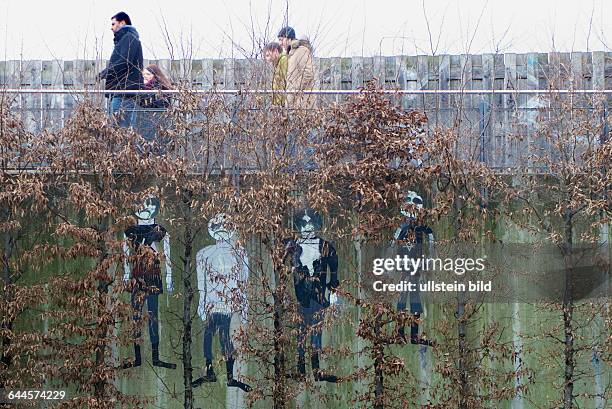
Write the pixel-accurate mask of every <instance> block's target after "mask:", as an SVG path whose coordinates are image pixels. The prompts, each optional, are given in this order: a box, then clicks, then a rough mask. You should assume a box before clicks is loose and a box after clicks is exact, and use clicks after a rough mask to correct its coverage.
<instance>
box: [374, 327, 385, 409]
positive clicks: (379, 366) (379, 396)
mask: <svg viewBox="0 0 612 409" xmlns="http://www.w3.org/2000/svg"><path fill="white" fill-rule="evenodd" d="M374 320H375V321H374V334H375V335H374V336H378V335H380V334H382V331H381V330H382V329H381V325H380V317H379V316H378V315H376V317H375V318H374ZM374 342H375V344H374V346H373V347H374V351H373V352H374V409H383V408H384V407H385V401H384V399H385V375H384V373H383V367H384V365H385V362H384V358H385V351H384V345H383V343H382V342H381V340H378V339H375V341H374Z"/></svg>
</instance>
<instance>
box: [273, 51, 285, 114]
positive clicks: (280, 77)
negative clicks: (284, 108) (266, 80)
mask: <svg viewBox="0 0 612 409" xmlns="http://www.w3.org/2000/svg"><path fill="white" fill-rule="evenodd" d="M285 89H287V54H281V56H280V58H279V59H278V61H277V62H276V66H275V67H274V76H273V77H272V91H285ZM285 101H286V98H285V94H283V93H278V94H277V93H272V104H273V105H285Z"/></svg>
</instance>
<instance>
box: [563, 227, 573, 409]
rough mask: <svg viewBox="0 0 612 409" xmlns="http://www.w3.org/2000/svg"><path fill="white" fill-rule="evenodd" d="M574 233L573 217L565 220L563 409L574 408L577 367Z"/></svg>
mask: <svg viewBox="0 0 612 409" xmlns="http://www.w3.org/2000/svg"><path fill="white" fill-rule="evenodd" d="M572 233H573V225H572V219H571V217H566V218H565V291H564V294H563V332H564V335H565V339H564V344H565V346H564V358H565V371H564V384H563V408H564V409H572V408H573V407H574V369H575V366H576V361H575V359H576V358H575V352H576V351H575V350H574V327H573V322H572V321H573V317H572V315H573V313H574V294H573V283H572V278H573V277H572V276H573V271H574V268H573V260H572Z"/></svg>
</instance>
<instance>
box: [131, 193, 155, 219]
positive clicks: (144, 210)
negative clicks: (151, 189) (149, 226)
mask: <svg viewBox="0 0 612 409" xmlns="http://www.w3.org/2000/svg"><path fill="white" fill-rule="evenodd" d="M159 206H160V202H159V199H158V198H156V197H149V198H147V199H146V200H145V201H144V203H143V204H142V205H141V206H140V208H139V209H138V210H137V211H135V212H134V215H135V216H136V217H137V218H138V219H140V220H152V219H154V218H155V216H157V213H158V211H159Z"/></svg>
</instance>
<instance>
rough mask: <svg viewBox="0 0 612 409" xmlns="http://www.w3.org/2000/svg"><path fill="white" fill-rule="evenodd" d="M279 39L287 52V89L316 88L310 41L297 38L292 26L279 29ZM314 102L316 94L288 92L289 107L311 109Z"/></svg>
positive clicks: (308, 89)
mask: <svg viewBox="0 0 612 409" xmlns="http://www.w3.org/2000/svg"><path fill="white" fill-rule="evenodd" d="M278 41H279V43H280V45H281V47H282V48H283V49H284V51H285V53H286V54H287V77H286V87H287V90H288V91H311V90H312V89H313V88H314V62H313V56H312V46H311V45H310V41H308V40H307V39H301V40H296V38H295V30H294V29H293V28H291V27H283V28H282V29H281V30H280V31H279V33H278ZM314 104H315V95H314V94H304V93H299V92H298V93H294V94H287V106H288V107H289V108H295V109H310V108H313V107H314Z"/></svg>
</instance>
